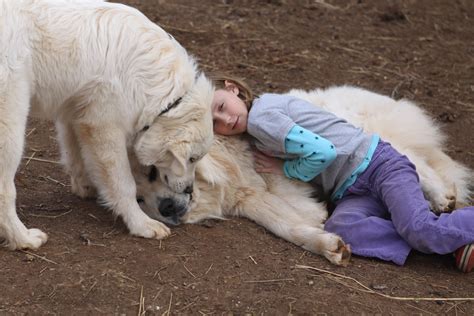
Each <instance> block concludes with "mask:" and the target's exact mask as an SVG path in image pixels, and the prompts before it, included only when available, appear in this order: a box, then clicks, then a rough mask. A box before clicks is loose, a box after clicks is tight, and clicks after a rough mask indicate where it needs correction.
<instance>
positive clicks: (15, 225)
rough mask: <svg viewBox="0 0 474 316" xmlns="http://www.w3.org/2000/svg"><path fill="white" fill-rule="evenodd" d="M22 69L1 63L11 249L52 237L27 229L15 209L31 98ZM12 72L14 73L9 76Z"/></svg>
mask: <svg viewBox="0 0 474 316" xmlns="http://www.w3.org/2000/svg"><path fill="white" fill-rule="evenodd" d="M12 69H14V70H15V72H13V70H12ZM21 70H22V67H21V66H18V65H15V67H10V68H7V67H5V68H2V65H0V74H2V77H1V78H0V239H1V238H3V239H5V244H6V245H7V246H8V247H9V248H11V249H23V248H30V249H36V248H38V247H40V246H41V245H42V244H44V243H45V242H46V240H47V239H48V236H47V235H46V234H45V233H43V232H42V231H41V230H39V229H35V228H32V229H28V228H26V227H25V225H24V224H23V223H22V222H21V221H20V219H19V218H18V215H17V213H16V208H15V200H16V188H15V183H14V178H15V173H16V170H17V168H18V166H19V165H20V161H21V156H22V152H23V144H24V137H25V127H26V118H27V116H28V108H29V101H30V100H29V99H30V95H29V90H28V87H27V84H26V83H27V82H28V81H27V80H26V79H25V78H24V77H23V76H22V74H23V73H22V71H21ZM8 71H11V73H10V75H9V76H6V74H8ZM3 75H5V77H3ZM25 77H26V76H25ZM5 78H7V79H6V80H4V79H5Z"/></svg>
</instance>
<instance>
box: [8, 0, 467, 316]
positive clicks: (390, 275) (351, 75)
mask: <svg viewBox="0 0 474 316" xmlns="http://www.w3.org/2000/svg"><path fill="white" fill-rule="evenodd" d="M125 2H126V3H128V4H130V5H132V6H135V7H137V8H138V9H140V10H142V11H143V12H144V13H145V14H146V15H147V16H148V17H149V18H150V19H151V20H153V21H155V22H157V23H159V24H161V25H162V26H163V27H164V28H165V29H166V30H168V31H169V32H170V33H171V34H173V35H174V36H175V37H176V38H177V39H178V40H179V41H180V42H181V43H182V44H183V46H185V47H186V48H187V49H188V50H189V52H191V53H192V54H193V55H195V56H196V57H197V58H198V60H199V62H200V65H201V67H202V69H204V70H205V71H216V70H220V71H227V72H231V73H233V74H236V75H239V76H242V77H244V78H246V80H247V81H248V82H249V84H250V85H251V86H252V87H254V88H255V90H256V91H257V92H263V91H277V92H281V91H285V90H288V89H290V88H306V89H309V88H314V87H327V86H330V85H340V84H351V85H358V86H362V87H365V88H368V89H371V90H374V91H377V92H379V93H383V94H387V95H392V96H394V97H396V98H400V97H406V98H409V99H412V100H415V101H416V102H418V103H419V104H421V106H422V107H423V108H425V109H426V110H427V111H428V112H429V113H430V114H431V115H432V116H433V117H435V118H436V119H437V120H438V121H439V122H440V123H441V124H442V126H443V128H444V130H445V131H446V133H447V134H448V135H449V142H448V148H449V154H450V155H451V156H452V157H454V158H455V159H457V160H459V161H461V162H463V163H465V164H467V165H468V166H470V167H471V168H474V131H473V128H472V126H473V123H474V116H473V112H474V58H473V56H474V45H473V43H474V27H473V25H474V24H473V19H474V1H470V0H464V1H463V0H452V1H447V0H421V1H414V0H406V1H401V0H398V1H397V0H390V1H376V0H371V1H368V0H358V1H357V0H347V1H342V0H326V1H324V0H318V1H317V0H314V1H310V0H308V1H292V0H265V1H264V0H234V1H233V0H222V1H217V0H200V1H191V0H173V1H172V0H169V1H167V0H157V1H153V0H143V1H138V0H130V1H125ZM27 132H28V137H27V144H26V147H25V152H24V156H25V157H26V159H24V161H23V163H22V164H21V166H20V168H19V170H18V174H17V178H16V184H17V190H18V200H17V206H18V211H19V214H20V217H21V219H22V220H23V221H24V222H25V224H26V225H27V226H28V227H38V228H40V229H42V230H44V231H46V232H47V233H48V234H49V241H48V243H47V244H46V245H44V246H43V247H42V248H40V249H39V250H38V251H35V252H32V251H29V252H22V251H15V252H12V251H8V250H7V249H0V293H1V295H0V314H10V313H13V314H127V315H129V314H130V315H133V314H138V313H140V312H146V314H168V315H169V314H174V315H181V314H195V315H204V314H236V315H243V314H245V315H254V314H255V315H257V314H258V315H264V314H266V315H282V314H295V315H316V314H321V315H324V314H328V315H352V314H364V315H367V314H383V315H385V314H395V315H414V314H416V315H430V314H448V315H463V314H464V315H472V314H474V302H472V301H454V302H453V301H446V300H442V299H440V300H435V301H422V300H416V299H406V300H397V299H395V297H407V298H420V297H424V298H435V297H451V298H456V297H474V274H469V275H465V274H462V273H459V272H457V271H456V270H455V269H454V266H453V260H452V258H451V256H437V255H423V254H420V253H416V252H413V253H412V254H411V255H410V257H409V259H408V262H407V263H406V265H405V266H404V267H398V266H395V265H394V264H390V263H385V262H382V261H378V260H373V259H367V258H360V257H354V258H353V259H352V261H351V264H350V265H349V266H348V267H347V268H339V267H335V266H332V265H330V264H329V263H328V262H327V261H326V260H325V259H324V258H322V257H319V256H316V255H313V254H311V253H308V252H305V251H303V250H302V249H301V248H299V247H297V246H295V245H293V244H290V243H287V242H285V241H283V240H281V239H279V238H276V237H275V236H273V235H272V234H271V233H268V232H267V231H265V229H263V228H262V227H259V226H257V225H256V224H254V223H252V222H250V221H247V220H245V219H238V218H237V219H230V220H228V221H222V222H208V223H206V224H205V225H187V226H181V227H177V228H174V229H173V234H172V236H171V237H169V238H167V239H165V240H162V241H157V240H145V239H140V238H135V237H132V236H129V235H128V234H127V231H126V229H125V227H124V225H123V223H122V222H121V221H120V220H114V218H113V216H112V214H111V212H110V211H108V210H106V209H104V208H103V207H101V206H100V205H98V204H97V203H96V202H95V201H93V200H80V199H79V198H77V197H76V196H74V195H72V194H71V192H70V189H69V183H68V178H67V177H66V176H65V174H64V173H63V172H62V169H61V167H60V166H59V165H57V164H55V163H51V162H40V161H38V160H33V159H31V160H29V159H28V157H33V158H34V159H45V160H49V161H57V160H58V159H59V157H58V148H57V144H56V141H55V134H54V128H53V125H52V124H50V123H47V122H39V121H35V120H31V121H30V123H29V126H28V129H27ZM296 265H308V266H312V267H315V268H318V269H324V270H327V271H330V272H332V273H337V274H338V275H344V276H347V277H348V278H349V277H350V278H353V279H348V278H342V277H340V276H337V275H333V274H330V273H329V272H321V271H309V270H304V269H300V268H296ZM354 280H357V281H359V282H360V283H362V284H364V285H366V286H367V287H368V288H369V289H371V290H373V291H376V292H377V293H379V294H374V293H369V292H368V290H366V289H364V288H362V287H361V286H360V285H359V284H357V283H356V282H355V281H354ZM382 295H384V296H385V297H384V296H382Z"/></svg>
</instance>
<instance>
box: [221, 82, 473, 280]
mask: <svg viewBox="0 0 474 316" xmlns="http://www.w3.org/2000/svg"><path fill="white" fill-rule="evenodd" d="M214 84H215V85H216V92H215V95H214V100H213V104H212V113H213V118H214V131H215V132H216V133H218V134H221V135H236V134H241V133H245V132H247V133H249V134H250V135H252V136H253V137H254V138H255V145H256V147H257V149H258V150H260V153H256V156H255V158H256V170H257V171H258V172H267V173H279V174H284V175H285V176H287V177H289V178H293V179H299V180H301V181H305V182H311V183H312V184H314V185H315V186H318V187H319V188H321V189H322V190H323V191H324V193H325V194H327V195H328V196H330V197H331V200H332V201H333V202H334V204H335V209H334V212H333V214H332V215H331V217H330V218H329V219H328V220H327V221H326V223H325V229H326V230H327V231H329V232H333V233H336V234H338V235H340V236H341V237H342V238H343V239H344V241H345V242H346V243H348V244H350V245H351V248H352V252H353V253H354V254H357V255H361V256H366V257H376V258H379V259H382V260H386V261H393V262H394V263H396V264H398V265H403V264H404V263H405V260H406V258H407V256H408V254H409V252H410V250H411V249H412V248H414V249H416V250H418V251H421V252H423V253H437V254H448V253H454V255H455V257H456V266H457V268H458V269H460V270H462V271H464V272H469V271H471V269H472V268H473V267H474V245H473V243H474V207H466V208H463V209H458V210H456V211H454V212H452V213H443V214H441V215H439V216H438V215H436V214H434V213H433V212H431V211H430V206H429V203H428V201H426V200H425V198H424V195H423V192H422V190H421V186H420V183H419V181H418V175H417V173H416V170H415V166H414V165H413V164H412V163H411V162H410V161H409V160H408V159H407V157H406V156H403V155H401V154H400V153H398V152H397V151H396V150H395V149H394V148H393V147H392V146H391V145H390V144H389V143H386V142H384V141H383V140H381V139H380V138H379V137H378V135H375V134H368V133H365V132H364V131H363V130H362V129H360V128H357V127H355V126H353V125H351V124H349V123H348V122H346V121H345V120H343V119H341V118H339V117H337V116H335V115H334V114H332V113H330V112H327V111H324V110H323V109H321V108H318V107H317V106H315V105H313V104H311V103H308V102H306V101H304V100H301V99H297V98H295V97H292V96H289V95H280V94H263V95H261V96H260V97H257V98H255V99H254V98H253V94H252V91H251V90H250V89H249V88H248V86H247V85H246V84H245V83H244V82H242V81H241V80H239V79H235V78H230V77H226V76H221V77H217V76H216V77H215V78H214ZM278 158H282V159H278Z"/></svg>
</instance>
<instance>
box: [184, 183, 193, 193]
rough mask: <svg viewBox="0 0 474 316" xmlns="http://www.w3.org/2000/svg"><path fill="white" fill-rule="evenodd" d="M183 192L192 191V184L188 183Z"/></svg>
mask: <svg viewBox="0 0 474 316" xmlns="http://www.w3.org/2000/svg"><path fill="white" fill-rule="evenodd" d="M184 193H186V194H191V193H193V186H192V185H188V186H187V187H186V189H184Z"/></svg>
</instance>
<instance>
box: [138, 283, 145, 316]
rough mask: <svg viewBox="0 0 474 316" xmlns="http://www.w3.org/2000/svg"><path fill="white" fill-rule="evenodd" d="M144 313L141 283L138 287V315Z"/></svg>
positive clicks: (140, 315)
mask: <svg viewBox="0 0 474 316" xmlns="http://www.w3.org/2000/svg"><path fill="white" fill-rule="evenodd" d="M144 314H145V298H144V297H143V285H142V287H141V289H140V300H139V302H138V316H142V315H144Z"/></svg>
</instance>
